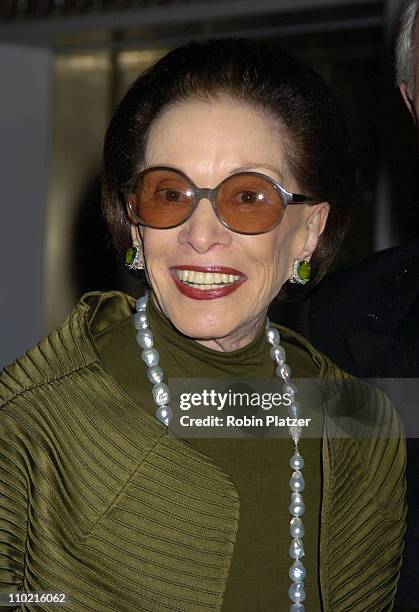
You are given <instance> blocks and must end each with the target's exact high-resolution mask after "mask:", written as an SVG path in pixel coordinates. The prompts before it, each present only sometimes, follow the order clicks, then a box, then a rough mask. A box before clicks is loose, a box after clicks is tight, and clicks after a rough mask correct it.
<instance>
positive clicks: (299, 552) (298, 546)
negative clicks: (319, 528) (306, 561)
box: [288, 538, 305, 559]
mask: <svg viewBox="0 0 419 612" xmlns="http://www.w3.org/2000/svg"><path fill="white" fill-rule="evenodd" d="M288 553H289V556H290V557H291V559H301V557H304V555H305V553H304V546H303V541H302V540H300V539H298V538H294V539H293V541H292V542H291V544H290V547H289V550H288Z"/></svg>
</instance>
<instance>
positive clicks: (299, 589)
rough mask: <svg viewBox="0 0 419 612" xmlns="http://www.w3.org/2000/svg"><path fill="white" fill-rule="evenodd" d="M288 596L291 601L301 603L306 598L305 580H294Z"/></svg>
mask: <svg viewBox="0 0 419 612" xmlns="http://www.w3.org/2000/svg"><path fill="white" fill-rule="evenodd" d="M288 596H289V598H290V599H291V601H294V602H295V603H300V602H302V601H304V600H305V598H306V592H305V590H304V582H293V583H292V585H291V586H290V588H289V589H288Z"/></svg>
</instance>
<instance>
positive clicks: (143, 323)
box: [134, 310, 148, 329]
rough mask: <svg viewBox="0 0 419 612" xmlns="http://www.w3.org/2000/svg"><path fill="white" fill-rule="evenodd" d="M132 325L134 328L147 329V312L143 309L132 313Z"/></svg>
mask: <svg viewBox="0 0 419 612" xmlns="http://www.w3.org/2000/svg"><path fill="white" fill-rule="evenodd" d="M134 327H135V329H147V328H148V322H147V313H146V312H145V311H144V310H141V311H140V312H137V313H135V315H134Z"/></svg>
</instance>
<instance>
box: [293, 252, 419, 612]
mask: <svg viewBox="0 0 419 612" xmlns="http://www.w3.org/2000/svg"><path fill="white" fill-rule="evenodd" d="M297 329H298V331H299V332H300V333H302V334H303V335H304V336H305V337H306V338H308V339H309V340H310V342H311V343H312V344H313V345H314V346H315V347H316V348H317V349H319V350H320V351H322V352H323V353H324V354H325V355H327V356H328V357H330V358H331V359H332V361H334V362H335V363H336V364H337V365H339V366H340V367H342V368H343V369H345V370H346V371H348V372H350V373H352V374H354V375H355V376H357V377H360V378H363V377H364V378H366V377H368V378H419V241H416V242H414V243H411V244H407V245H403V246H399V247H395V248H391V249H386V250H385V251H381V252H379V253H375V254H374V255H372V256H370V257H369V258H367V259H366V260H364V261H363V262H361V263H359V264H356V265H354V266H352V267H351V268H349V269H347V270H344V271H340V272H337V273H335V274H333V275H331V276H330V277H328V278H326V279H324V280H323V281H322V282H321V283H320V285H319V286H318V287H317V288H316V289H315V290H314V291H313V292H312V293H311V294H310V295H309V297H308V298H307V299H306V301H305V302H304V304H303V307H302V311H301V315H300V319H299V322H298V324H297ZM418 403H419V399H418ZM418 410H419V408H418ZM409 434H410V435H412V432H409V431H408V432H407V435H408V436H409ZM416 435H417V432H416ZM407 461H408V463H407V485H408V497H407V502H408V508H409V510H408V529H407V534H406V545H405V553H404V561H403V566H402V571H401V575H400V581H399V586H398V591H397V596H396V607H395V609H397V610H419V439H418V438H417V437H416V438H412V437H411V438H408V439H407Z"/></svg>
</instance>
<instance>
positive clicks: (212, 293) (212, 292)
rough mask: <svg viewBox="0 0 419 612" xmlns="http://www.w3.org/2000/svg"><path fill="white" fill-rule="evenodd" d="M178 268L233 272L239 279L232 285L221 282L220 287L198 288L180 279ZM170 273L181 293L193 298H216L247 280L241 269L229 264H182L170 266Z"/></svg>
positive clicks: (223, 295)
mask: <svg viewBox="0 0 419 612" xmlns="http://www.w3.org/2000/svg"><path fill="white" fill-rule="evenodd" d="M176 270H192V271H193V272H212V273H217V272H218V273H219V274H233V275H234V276H239V277H240V278H239V280H237V281H234V282H233V283H231V285H225V286H223V285H222V284H220V286H219V287H217V288H214V289H197V288H196V287H191V286H190V285H188V284H187V283H186V282H183V281H181V280H179V279H178V277H177V274H176ZM170 275H171V277H172V278H173V280H174V282H175V284H176V287H177V288H178V289H179V291H180V292H181V293H183V294H184V295H186V296H187V297H189V298H192V299H193V300H215V299H216V298H221V297H225V296H226V295H229V294H230V293H233V291H236V289H238V288H239V287H240V285H242V284H243V283H245V282H246V281H247V276H246V275H245V274H243V272H240V270H236V269H235V268H229V267H227V266H192V265H182V266H174V267H173V268H170Z"/></svg>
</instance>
